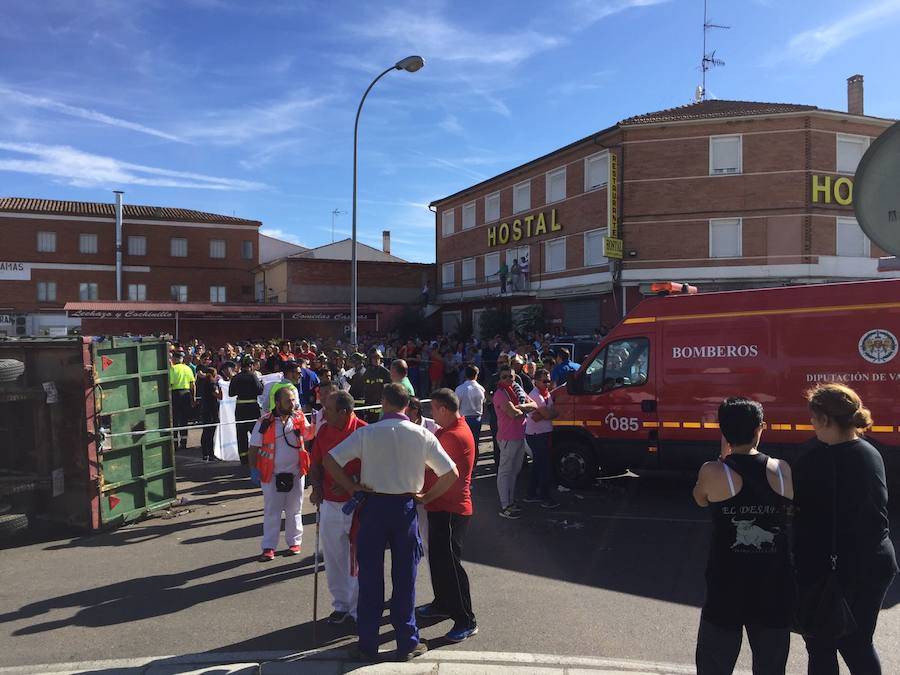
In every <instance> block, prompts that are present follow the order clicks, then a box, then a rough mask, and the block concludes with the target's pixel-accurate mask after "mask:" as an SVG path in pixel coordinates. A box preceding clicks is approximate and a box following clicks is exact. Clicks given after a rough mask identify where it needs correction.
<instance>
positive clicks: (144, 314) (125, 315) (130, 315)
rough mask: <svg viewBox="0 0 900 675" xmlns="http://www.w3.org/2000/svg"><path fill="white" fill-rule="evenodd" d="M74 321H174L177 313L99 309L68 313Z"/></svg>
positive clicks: (76, 310)
mask: <svg viewBox="0 0 900 675" xmlns="http://www.w3.org/2000/svg"><path fill="white" fill-rule="evenodd" d="M67 314H68V315H69V317H70V318H73V319H174V318H175V312H169V311H165V310H160V311H155V312H154V311H150V310H139V309H127V310H121V311H108V310H99V309H73V310H69V311H68V312H67Z"/></svg>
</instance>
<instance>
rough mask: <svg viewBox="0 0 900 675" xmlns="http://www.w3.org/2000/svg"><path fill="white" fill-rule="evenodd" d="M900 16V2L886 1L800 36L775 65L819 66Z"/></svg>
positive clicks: (804, 32) (807, 31)
mask: <svg viewBox="0 0 900 675" xmlns="http://www.w3.org/2000/svg"><path fill="white" fill-rule="evenodd" d="M897 13H900V0H882V1H881V2H877V3H875V4H871V5H868V6H866V7H863V8H861V9H858V10H857V11H856V12H855V13H854V14H849V15H846V16H843V17H840V18H838V19H835V20H834V21H833V22H831V23H827V24H823V25H821V26H818V27H817V28H812V29H810V30H805V31H803V32H802V33H797V34H796V35H795V36H794V37H793V38H791V40H790V42H788V48H787V52H786V53H783V54H781V55H779V56H778V57H776V58H775V59H773V60H774V61H784V60H800V61H804V62H806V63H810V64H812V63H818V62H819V61H821V60H822V59H823V58H824V57H825V55H826V54H828V53H829V52H830V51H832V50H834V49H837V48H838V47H840V46H841V45H842V44H844V43H845V42H848V41H849V40H852V39H854V38H856V37H859V36H860V35H862V34H864V33H867V32H868V31H870V30H872V29H875V28H879V27H880V26H882V25H883V23H884V20H885V19H887V18H888V17H891V16H893V15H895V14H897Z"/></svg>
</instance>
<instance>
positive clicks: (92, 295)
mask: <svg viewBox="0 0 900 675" xmlns="http://www.w3.org/2000/svg"><path fill="white" fill-rule="evenodd" d="M78 299H79V300H81V301H82V302H87V301H89V300H96V299H97V284H95V283H85V284H78Z"/></svg>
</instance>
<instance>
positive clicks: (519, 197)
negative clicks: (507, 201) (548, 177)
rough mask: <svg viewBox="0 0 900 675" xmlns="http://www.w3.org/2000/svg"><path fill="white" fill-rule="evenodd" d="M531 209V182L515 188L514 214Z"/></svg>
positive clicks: (520, 184)
mask: <svg viewBox="0 0 900 675" xmlns="http://www.w3.org/2000/svg"><path fill="white" fill-rule="evenodd" d="M530 208H531V181H525V182H524V183H519V184H518V185H514V186H513V213H522V211H527V210H528V209H530Z"/></svg>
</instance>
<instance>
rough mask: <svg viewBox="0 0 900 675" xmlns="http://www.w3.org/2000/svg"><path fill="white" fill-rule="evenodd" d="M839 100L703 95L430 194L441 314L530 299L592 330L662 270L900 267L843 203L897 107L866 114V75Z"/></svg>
mask: <svg viewBox="0 0 900 675" xmlns="http://www.w3.org/2000/svg"><path fill="white" fill-rule="evenodd" d="M848 101H849V108H848V111H847V112H841V111H833V110H823V109H820V108H817V107H815V106H811V105H795V104H782V103H758V102H748V101H721V100H712V101H702V102H698V103H694V104H691V105H685V106H681V107H678V108H672V109H669V110H662V111H659V112H654V113H649V114H644V115H638V116H635V117H631V118H628V119H625V120H622V121H621V122H618V123H617V124H615V125H613V126H611V127H609V128H607V129H604V130H602V131H600V132H598V133H596V134H593V135H591V136H588V137H586V138H583V139H581V140H578V141H575V142H574V143H572V144H570V145H568V146H566V147H563V148H560V149H558V150H555V151H553V152H551V153H549V154H547V155H544V156H543V157H540V158H538V159H535V160H533V161H531V162H528V163H526V164H523V165H522V166H519V167H516V168H514V169H511V170H510V171H507V172H505V173H503V174H500V175H498V176H496V177H494V178H491V179H489V180H487V181H484V182H482V183H479V184H477V185H474V186H471V187H469V188H466V189H464V190H462V191H460V192H457V193H456V194H453V195H450V196H448V197H445V198H443V199H439V200H437V201H435V202H433V203H432V206H433V207H434V208H435V211H436V242H437V244H436V251H437V267H438V275H439V278H440V282H441V283H440V289H439V294H438V301H439V302H440V304H441V307H442V317H443V327H444V330H445V331H448V332H449V331H452V330H453V329H454V328H456V327H457V326H461V327H462V328H463V329H468V328H470V327H475V326H476V325H477V322H478V320H479V316H480V314H481V312H483V311H484V310H485V309H486V308H488V307H497V306H502V307H508V308H510V309H511V310H512V311H513V313H514V314H515V313H516V312H518V311H520V310H523V309H525V308H527V307H532V306H535V305H539V306H540V307H542V308H543V312H544V315H545V318H546V319H547V320H548V321H549V322H550V323H551V324H557V325H559V326H561V327H563V328H564V330H566V331H567V332H571V333H590V332H592V331H593V330H594V329H595V328H597V327H599V326H600V325H601V324H606V325H607V326H611V325H613V324H615V323H616V322H617V321H618V319H619V318H620V317H621V316H623V315H624V313H625V312H627V310H628V308H629V307H632V306H633V305H634V304H635V303H636V302H638V301H639V300H640V299H641V297H643V296H644V295H646V294H647V293H649V292H650V289H649V286H650V284H651V283H653V282H656V281H689V282H691V283H693V284H696V285H698V286H700V288H701V290H719V289H729V288H731V289H733V288H747V287H758V286H771V285H784V284H794V283H810V282H818V281H826V282H827V281H838V280H850V279H864V278H873V277H877V276H896V275H898V274H900V273H898V272H897V271H885V272H879V266H878V257H879V256H880V255H883V253H882V252H881V251H879V250H877V248H876V247H875V246H873V245H871V244H870V242H869V241H868V239H867V238H866V237H865V236H864V234H863V233H862V231H861V229H860V228H859V226H858V225H857V223H856V220H855V219H854V213H853V205H852V193H853V174H854V172H855V170H856V165H857V164H858V162H859V159H860V158H861V156H862V154H863V153H864V152H865V150H866V148H867V147H868V145H869V143H870V141H871V139H872V138H874V137H876V136H878V135H879V134H880V133H882V131H884V130H885V129H886V128H887V127H888V126H890V125H891V124H892V122H893V120H887V119H881V118H876V117H871V116H866V115H864V113H863V103H862V77H861V76H854V77H852V78H850V79H849V80H848ZM611 173H613V174H615V177H614V179H613V180H610V174H611ZM611 186H612V187H613V188H615V189H611ZM611 214H614V215H613V220H612V225H613V230H614V232H613V233H610V231H609V229H610V215H611ZM616 234H617V235H618V236H615V235H616ZM607 256H609V257H607ZM523 258H524V259H525V261H526V262H527V274H526V275H521V274H520V275H518V277H517V278H513V275H512V274H511V272H512V270H511V269H510V270H509V271H510V275H509V277H508V282H509V283H508V284H507V286H508V288H507V292H506V293H501V292H500V291H501V288H500V286H501V280H500V278H499V277H500V275H499V273H498V272H499V270H500V267H501V265H502V264H503V263H504V262H505V263H506V264H507V267H509V268H511V267H512V263H513V260H514V259H515V260H518V261H520V262H521V261H522V259H523ZM515 282H518V283H515Z"/></svg>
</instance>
